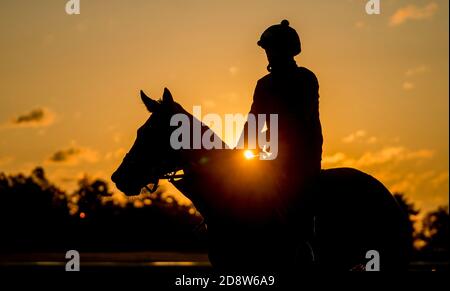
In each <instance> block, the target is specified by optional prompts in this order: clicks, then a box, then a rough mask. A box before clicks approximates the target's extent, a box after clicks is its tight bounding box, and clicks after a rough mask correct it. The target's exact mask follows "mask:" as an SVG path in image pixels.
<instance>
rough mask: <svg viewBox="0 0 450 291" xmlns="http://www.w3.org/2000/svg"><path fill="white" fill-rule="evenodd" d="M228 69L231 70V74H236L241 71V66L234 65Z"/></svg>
mask: <svg viewBox="0 0 450 291" xmlns="http://www.w3.org/2000/svg"><path fill="white" fill-rule="evenodd" d="M228 71H229V72H230V75H231V76H235V75H236V74H237V73H238V72H239V68H238V67H235V66H232V67H230V68H228Z"/></svg>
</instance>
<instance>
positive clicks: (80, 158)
mask: <svg viewBox="0 0 450 291" xmlns="http://www.w3.org/2000/svg"><path fill="white" fill-rule="evenodd" d="M98 160H99V155H98V153H97V152H96V151H94V150H92V149H89V148H84V147H75V146H72V147H69V148H66V149H62V150H58V151H56V152H55V153H53V154H52V155H51V156H50V157H49V159H48V162H50V163H53V164H63V165H69V166H74V165H78V164H79V163H80V162H88V163H96V162H97V161H98Z"/></svg>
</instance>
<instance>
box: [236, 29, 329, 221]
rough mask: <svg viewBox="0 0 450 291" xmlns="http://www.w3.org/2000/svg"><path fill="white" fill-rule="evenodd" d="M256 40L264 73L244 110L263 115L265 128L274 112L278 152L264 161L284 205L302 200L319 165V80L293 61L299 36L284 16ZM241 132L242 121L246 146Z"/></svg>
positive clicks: (320, 149)
mask: <svg viewBox="0 0 450 291" xmlns="http://www.w3.org/2000/svg"><path fill="white" fill-rule="evenodd" d="M258 45H259V46H260V47H262V48H263V49H264V50H265V52H266V55H267V59H268V61H269V64H268V66H267V70H268V71H269V74H267V75H266V76H264V77H263V78H261V79H260V80H259V81H258V83H257V85H256V88H255V92H254V96H253V103H252V106H251V109H250V113H252V114H253V115H255V116H257V115H258V114H266V125H267V126H266V128H267V129H268V130H270V125H269V124H267V123H268V122H269V121H270V119H269V118H268V114H278V156H277V158H276V159H275V160H273V161H268V162H267V163H272V165H271V167H270V168H271V169H272V171H271V173H269V174H270V175H273V176H275V177H276V178H277V180H278V181H279V184H280V185H281V186H280V187H282V188H280V189H283V197H281V200H284V201H283V202H282V203H283V205H284V206H286V208H290V207H291V205H298V203H299V202H300V203H301V202H304V201H305V200H304V199H303V197H302V194H301V193H304V192H305V191H304V190H306V188H305V187H307V185H308V182H309V181H311V180H312V179H314V178H315V177H316V176H317V175H318V174H319V172H320V169H321V159H322V143H323V137H322V128H321V124H320V119H319V92H318V91H319V84H318V81H317V78H316V76H315V75H314V73H313V72H311V71H310V70H308V69H306V68H304V67H299V66H297V64H296V62H295V60H294V57H295V56H296V55H298V54H300V52H301V43H300V38H299V36H298V34H297V32H296V31H295V29H293V28H292V27H290V26H289V22H288V21H287V20H283V21H281V23H280V24H276V25H272V26H270V27H269V28H267V29H266V30H265V31H264V32H263V34H262V35H261V38H260V40H259V41H258ZM247 131H248V123H246V124H245V127H244V131H243V133H242V136H241V141H242V139H244V147H246V146H247V145H248V132H247ZM266 134H267V136H270V134H269V133H266ZM255 142H256V141H255ZM271 144H273V143H272V141H271ZM269 152H270V150H269ZM286 190H287V191H286ZM293 202H296V203H293ZM288 212H289V211H288ZM294 212H298V209H296V210H294Z"/></svg>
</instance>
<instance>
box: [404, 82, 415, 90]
mask: <svg viewBox="0 0 450 291" xmlns="http://www.w3.org/2000/svg"><path fill="white" fill-rule="evenodd" d="M402 87H403V89H404V90H406V91H410V90H412V89H414V88H415V87H416V86H415V85H414V83H413V82H408V81H406V82H403V85H402Z"/></svg>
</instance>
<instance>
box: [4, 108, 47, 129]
mask: <svg viewBox="0 0 450 291" xmlns="http://www.w3.org/2000/svg"><path fill="white" fill-rule="evenodd" d="M54 120H55V114H54V113H53V112H52V111H51V110H49V109H48V108H36V109H33V110H31V111H29V112H27V113H24V114H20V115H18V116H16V117H14V118H13V119H12V120H11V121H10V122H9V123H7V124H5V125H4V126H5V127H45V126H49V125H51V124H52V123H53V122H54Z"/></svg>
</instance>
